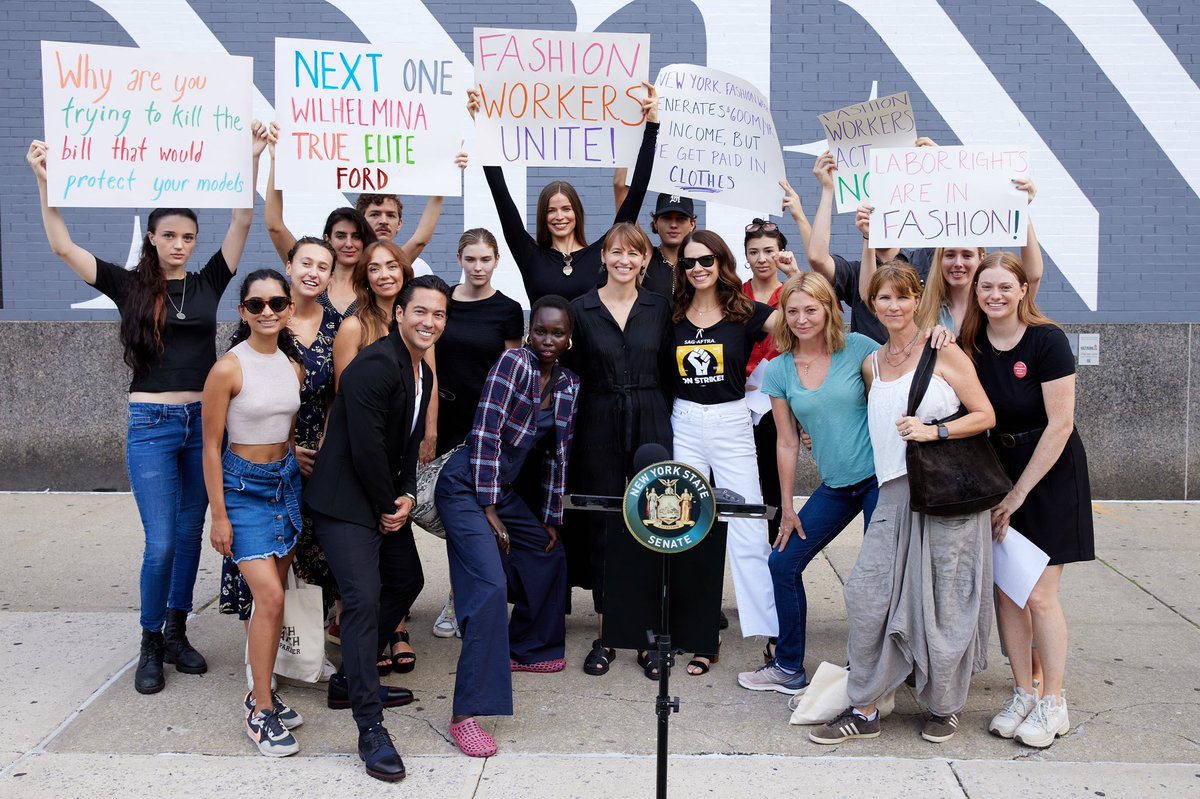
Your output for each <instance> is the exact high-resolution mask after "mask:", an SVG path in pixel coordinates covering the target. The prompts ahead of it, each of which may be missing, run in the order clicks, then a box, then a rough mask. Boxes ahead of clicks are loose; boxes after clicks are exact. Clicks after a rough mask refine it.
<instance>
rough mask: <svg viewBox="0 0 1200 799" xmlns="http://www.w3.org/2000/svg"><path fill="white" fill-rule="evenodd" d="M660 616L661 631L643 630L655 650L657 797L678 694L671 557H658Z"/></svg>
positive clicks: (662, 792)
mask: <svg viewBox="0 0 1200 799" xmlns="http://www.w3.org/2000/svg"><path fill="white" fill-rule="evenodd" d="M662 575H663V577H662V618H661V621H660V627H661V628H662V633H661V634H660V635H655V634H654V631H653V630H647V631H646V638H647V639H648V640H649V643H650V644H651V646H652V647H653V648H656V649H657V650H658V700H657V701H656V702H655V703H654V713H655V715H656V716H658V775H657V783H656V784H657V790H656V796H657V797H658V799H666V798H667V752H668V751H670V750H669V747H668V745H667V735H668V732H669V723H670V721H671V714H672V713H678V712H679V697H677V696H676V697H672V696H671V692H670V683H671V667H672V666H674V665H675V649H674V648H673V647H672V646H671V630H670V612H669V602H670V585H671V560H670V558H668V557H667V556H666V555H663V556H662Z"/></svg>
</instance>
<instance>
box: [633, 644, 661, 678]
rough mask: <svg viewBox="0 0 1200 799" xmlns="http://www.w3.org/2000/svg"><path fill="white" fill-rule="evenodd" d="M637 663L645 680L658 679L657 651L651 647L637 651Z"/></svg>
mask: <svg viewBox="0 0 1200 799" xmlns="http://www.w3.org/2000/svg"><path fill="white" fill-rule="evenodd" d="M637 664H638V665H639V666H641V667H642V674H645V675H646V679H647V680H657V679H658V652H656V651H654V650H652V649H647V650H643V651H641V652H638V656H637Z"/></svg>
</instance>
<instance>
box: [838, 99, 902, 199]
mask: <svg viewBox="0 0 1200 799" xmlns="http://www.w3.org/2000/svg"><path fill="white" fill-rule="evenodd" d="M818 119H820V120H821V127H823V128H824V129H825V138H826V139H827V140H828V143H829V152H830V154H831V155H832V156H833V163H834V165H835V166H836V167H837V171H836V172H834V173H833V187H834V195H833V196H834V199H835V200H836V201H837V210H838V213H839V214H844V213H853V212H854V211H855V210H857V209H858V206H860V205H862V204H863V203H865V202H867V201H868V200H869V199H870V198H871V194H870V191H869V189H868V186H867V184H868V182H869V178H870V176H871V156H870V153H871V148H872V147H912V146H913V143H914V142H915V141H916V140H917V123H916V120H914V119H913V112H912V104H911V103H910V102H909V101H908V92H900V93H899V94H893V95H889V96H888V97H879V98H877V99H875V100H867V101H866V102H865V103H855V104H854V105H850V106H846V107H845V108H839V109H838V110H836V111H830V112H829V113H828V114H821V115H820V116H819V117H818Z"/></svg>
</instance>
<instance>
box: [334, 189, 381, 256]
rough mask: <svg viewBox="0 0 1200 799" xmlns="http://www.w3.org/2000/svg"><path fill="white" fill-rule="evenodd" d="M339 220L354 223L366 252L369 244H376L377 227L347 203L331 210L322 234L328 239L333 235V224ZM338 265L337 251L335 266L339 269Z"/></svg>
mask: <svg viewBox="0 0 1200 799" xmlns="http://www.w3.org/2000/svg"><path fill="white" fill-rule="evenodd" d="M338 222H351V223H353V224H354V227H356V228H357V229H358V238H359V239H361V240H362V246H363V252H364V253H365V252H366V251H367V245H368V244H374V243H375V241H376V239H378V238H379V237H378V236H376V235H375V228H373V227H371V224H370V223H369V222H367V218H366V217H365V216H363V215H362V213H361V212H359V211H356V210H355V209H353V208H351V207H350V206H348V205H347V206H343V207H341V208H334V209H333V210H332V211H330V212H329V216H327V217H326V218H325V230H324V231H323V232H322V233H321V235H322V236H324V237H325V240H326V241H328V240H329V237H330V236H332V235H333V226H334V225H336V224H337V223H338ZM330 246H332V245H330ZM337 265H338V264H337V255H336V253H335V254H334V258H333V268H334V269H337Z"/></svg>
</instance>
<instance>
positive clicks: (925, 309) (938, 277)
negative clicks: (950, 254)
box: [917, 247, 987, 330]
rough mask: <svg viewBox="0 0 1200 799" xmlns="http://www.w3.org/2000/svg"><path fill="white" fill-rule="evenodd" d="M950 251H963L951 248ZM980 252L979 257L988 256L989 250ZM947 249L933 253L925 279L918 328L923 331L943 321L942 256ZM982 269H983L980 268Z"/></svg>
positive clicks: (972, 278) (918, 313)
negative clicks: (927, 275)
mask: <svg viewBox="0 0 1200 799" xmlns="http://www.w3.org/2000/svg"><path fill="white" fill-rule="evenodd" d="M950 249H952V250H955V249H961V248H958V247H951V248H950ZM975 249H977V250H978V251H979V257H980V258H984V257H985V256H987V250H985V249H984V248H983V247H976V248H975ZM945 250H946V248H944V247H938V248H937V249H936V250H934V251H933V261H932V263H931V265H930V267H929V277H927V278H926V279H925V293H924V295H923V296H922V297H921V304H920V305H918V306H917V327H919V328H921V329H922V330H930V329H932V328H933V327H934V326H935V325H937V324H939V322H940V320H941V313H942V306H943V305H944V304H945V303H946V273H945V272H943V271H942V254H943V253H944V252H945ZM980 268H982V267H980ZM975 274H976V275H977V274H979V269H976V270H975ZM974 281H975V275H972V276H971V282H972V284H974Z"/></svg>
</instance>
